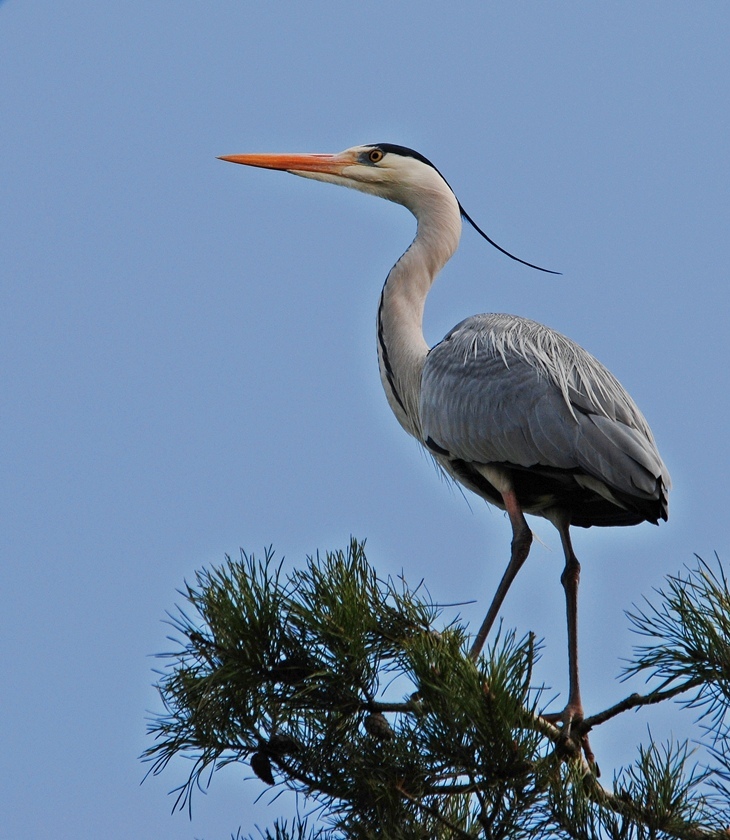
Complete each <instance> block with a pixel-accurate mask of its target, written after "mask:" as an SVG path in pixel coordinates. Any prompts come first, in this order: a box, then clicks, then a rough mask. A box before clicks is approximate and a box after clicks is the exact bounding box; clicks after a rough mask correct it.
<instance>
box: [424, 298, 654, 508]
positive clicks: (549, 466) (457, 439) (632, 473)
mask: <svg viewBox="0 0 730 840" xmlns="http://www.w3.org/2000/svg"><path fill="white" fill-rule="evenodd" d="M420 418H421V426H422V432H423V439H424V441H426V442H427V445H428V442H429V440H430V441H431V443H432V444H434V445H435V446H436V447H438V449H434V448H433V446H432V449H433V451H439V450H443V453H448V457H449V458H451V459H458V460H459V461H464V462H470V463H475V464H502V465H512V466H515V467H518V468H522V469H525V470H527V469H529V470H537V471H538V472H539V471H540V469H542V468H544V470H545V471H547V472H549V471H551V470H553V471H567V472H569V473H571V474H572V475H573V477H574V480H575V481H577V482H578V483H579V484H581V483H582V484H581V486H585V487H590V486H591V483H592V482H593V485H594V488H595V487H598V486H599V484H600V485H602V486H604V485H605V486H606V487H607V488H610V490H613V491H617V492H618V493H619V494H621V495H622V496H623V495H625V496H628V497H633V498H637V499H642V500H646V501H652V500H654V501H657V502H659V503H660V505H661V504H663V505H664V508H662V509H660V510H659V511H658V513H657V514H656V515H657V516H662V515H664V516H666V489H668V487H669V486H670V482H669V475H668V473H667V470H666V467H665V466H664V464H663V463H662V460H661V458H660V456H659V453H658V451H657V449H656V445H655V444H654V440H653V437H652V435H651V431H650V430H649V427H648V425H647V423H646V421H645V420H644V418H643V416H642V415H641V413H640V412H639V410H638V408H636V406H635V404H634V403H633V401H632V400H631V398H630V397H629V395H628V394H627V393H626V392H625V390H624V389H623V388H622V387H621V385H620V384H619V383H618V382H617V381H616V379H615V378H614V377H613V376H612V375H611V374H610V373H609V372H608V371H607V370H606V368H604V367H603V365H601V364H600V363H599V362H598V361H596V360H595V359H594V358H593V357H592V356H590V355H589V354H588V353H587V352H586V351H584V350H583V349H582V348H580V347H579V346H578V345H577V344H575V343H574V342H571V341H570V340H569V339H567V338H565V337H564V336H562V335H560V334H559V333H556V332H554V331H552V330H549V329H548V328H547V327H543V326H541V325H539V324H536V323H535V322H533V321H529V320H527V319H522V318H515V317H513V316H504V315H482V316H476V317H474V318H470V319H468V320H467V321H464V322H462V323H461V324H459V325H458V326H457V327H456V328H455V329H454V330H452V332H451V333H449V335H448V336H447V337H446V338H445V339H444V340H443V341H442V342H441V343H440V344H438V345H436V346H435V347H434V348H433V349H432V350H431V352H430V353H429V355H428V357H427V358H426V361H425V364H424V368H423V374H422V380H421V396H420ZM599 492H600V488H599ZM604 495H607V498H610V497H611V493H610V492H609V493H608V494H605V493H604ZM662 510H663V511H664V512H663V513H662ZM646 518H656V517H655V516H652V515H651V514H649V515H648V516H647V517H646Z"/></svg>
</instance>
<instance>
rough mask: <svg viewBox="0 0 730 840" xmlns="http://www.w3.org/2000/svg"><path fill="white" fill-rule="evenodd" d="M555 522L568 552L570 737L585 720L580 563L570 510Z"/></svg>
mask: <svg viewBox="0 0 730 840" xmlns="http://www.w3.org/2000/svg"><path fill="white" fill-rule="evenodd" d="M552 521H553V524H554V525H555V527H556V528H557V529H558V532H559V533H560V541H561V542H562V544H563V553H564V554H565V568H564V569H563V574H562V575H561V576H560V582H561V583H562V584H563V589H564V590H565V609H566V613H567V617H568V679H569V689H568V705H567V706H566V707H565V709H564V710H563V713H562V715H561V716H560V717H561V718H562V721H563V731H564V733H565V735H566V736H567V737H570V736H571V728H572V726H573V724H576V723H580V722H581V721H582V720H583V703H582V701H581V697H580V679H579V676H578V583H579V581H580V563H579V562H578V558H577V557H576V556H575V552H574V551H573V544H572V542H571V540H570V520H569V516H568V515H567V514H566V513H560V514H559V515H556V516H554V517H552ZM580 745H581V747H582V748H583V752H584V753H585V757H586V759H587V761H588V762H590V763H591V764H595V757H594V755H593V751H592V750H591V745H590V743H589V741H588V733H584V734H583V735H582V736H581V738H580Z"/></svg>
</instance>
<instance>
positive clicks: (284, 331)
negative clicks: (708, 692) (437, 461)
mask: <svg viewBox="0 0 730 840" xmlns="http://www.w3.org/2000/svg"><path fill="white" fill-rule="evenodd" d="M259 6H260V8H254V4H253V3H241V2H218V3H215V4H200V3H190V2H179V0H176V2H172V0H167V1H166V2H156V3H148V2H144V3H143V2H134V0H131V2H128V3H124V4H112V3H104V4H102V3H96V2H90V0H76V1H75V2H73V3H63V4H61V3H57V2H53V3H52V2H48V0H39V1H38V2H35V3H20V2H13V1H12V0H9V2H5V3H2V5H0V80H1V81H0V114H2V130H1V131H0V167H1V168H2V173H1V176H0V177H1V179H2V195H3V201H2V202H0V245H1V248H2V255H3V256H2V265H1V266H0V348H1V349H2V383H3V384H2V401H1V403H0V412H1V416H2V429H3V431H2V440H1V441H0V457H1V459H2V460H1V462H0V469H1V470H2V476H3V479H2V483H1V491H0V492H1V493H2V499H1V502H2V509H3V527H2V531H1V533H0V547H1V550H2V556H3V568H4V574H3V585H2V588H1V589H0V598H1V599H2V609H1V610H0V622H1V623H2V638H3V645H2V652H1V653H0V663H1V664H0V667H1V668H2V673H3V680H2V684H1V685H0V707H2V709H3V724H2V729H3V732H2V741H3V750H2V752H1V754H0V772H1V773H2V778H3V784H2V794H0V796H2V798H3V799H4V800H5V804H3V807H2V812H3V815H4V816H3V823H4V830H5V832H6V833H7V836H9V837H13V838H14V840H26V838H28V840H30V838H37V837H41V836H53V837H54V838H59V839H60V838H79V837H97V836H104V837H110V838H116V837H119V838H123V837H124V838H126V837H135V838H147V837H149V838H156V840H165V838H183V837H188V838H193V837H200V838H203V837H204V838H214V837H217V838H225V837H228V836H229V833H230V832H231V831H235V829H236V828H237V827H238V826H239V825H241V826H242V828H243V829H244V832H248V831H253V826H254V823H259V824H261V825H264V824H266V823H267V822H273V818H274V817H275V816H276V815H277V814H278V813H279V811H280V810H282V809H283V808H285V807H286V805H285V804H282V800H279V802H277V803H276V804H275V805H274V806H272V807H271V808H270V809H267V808H266V807H265V803H266V801H267V797H268V796H269V794H268V792H265V793H264V798H263V799H262V800H261V802H259V803H258V804H256V803H255V802H254V800H255V799H256V797H257V796H258V795H259V794H260V793H261V792H262V787H263V786H262V785H261V784H260V783H259V782H258V781H257V780H253V781H248V782H245V783H244V781H243V779H244V777H245V776H246V775H250V774H249V773H247V771H246V770H245V768H229V769H228V770H226V771H224V772H222V773H220V774H218V776H217V777H216V778H214V780H213V784H212V786H211V789H210V792H209V794H208V796H199V797H197V799H196V800H195V801H194V802H193V816H192V821H189V820H188V817H187V815H186V814H175V815H172V816H171V815H170V808H171V806H172V799H171V798H169V797H168V796H167V795H166V792H167V791H168V790H169V789H170V788H172V787H174V786H175V785H176V784H178V783H180V782H181V781H183V779H184V778H185V776H186V772H187V768H186V767H185V766H184V765H183V764H177V765H173V766H171V767H170V769H169V770H168V772H167V773H166V774H165V775H163V776H162V777H161V778H158V779H152V780H148V781H147V782H146V783H145V784H143V785H141V786H140V784H139V783H140V780H141V778H142V775H143V772H144V768H143V767H142V765H141V764H140V762H139V761H138V758H137V756H138V755H139V754H140V753H141V752H142V750H143V749H144V748H145V747H146V746H147V745H148V743H149V742H148V739H147V737H146V735H145V725H146V717H147V715H148V714H149V712H150V711H155V710H159V708H160V706H159V701H158V699H157V697H156V694H155V692H154V690H153V688H152V682H153V680H154V675H153V672H152V668H153V667H154V666H155V661H154V660H153V659H152V658H151V657H150V655H151V654H154V653H156V652H159V651H161V650H164V649H167V648H168V647H169V642H167V641H166V638H165V637H166V634H167V632H168V628H167V627H166V626H165V625H164V624H163V623H162V619H163V618H164V614H165V611H166V610H168V609H171V608H172V607H173V605H174V604H175V603H179V602H180V597H179V595H178V594H177V592H176V590H177V589H178V588H179V587H180V586H181V585H182V582H183V580H184V579H185V578H188V579H189V578H190V577H191V576H192V574H193V572H194V570H195V569H197V568H200V567H201V566H203V565H210V564H214V563H218V562H220V561H221V560H222V559H223V557H224V554H226V553H229V554H233V555H235V554H237V552H238V549H239V546H241V547H243V548H245V549H246V550H248V551H254V552H260V553H262V552H263V548H264V547H265V546H268V545H270V544H273V546H274V548H275V549H276V551H277V554H278V556H282V555H284V556H285V557H286V558H287V561H288V562H290V563H292V564H293V563H296V562H299V561H301V559H303V558H304V556H305V555H306V554H308V553H312V552H314V551H315V550H316V549H318V548H319V549H327V548H338V547H343V546H345V545H346V543H347V540H348V538H349V535H350V534H353V535H355V536H357V537H359V538H367V540H368V549H369V557H370V559H371V561H372V562H373V563H374V564H375V565H376V567H377V568H378V570H379V571H380V572H381V573H382V574H383V575H387V574H397V573H399V572H401V570H402V571H403V573H404V574H405V576H406V578H407V579H408V580H409V581H411V582H413V583H415V582H417V581H418V580H420V579H421V578H422V577H423V578H425V580H426V582H427V584H428V587H429V589H430V591H431V593H432V595H433V596H434V598H435V599H437V600H438V601H441V602H463V601H467V600H470V599H473V598H475V599H477V603H475V604H474V605H470V606H466V607H464V608H463V609H462V614H463V615H464V617H465V618H466V619H468V620H470V621H471V622H472V623H473V624H475V623H477V622H479V621H480V620H481V618H482V614H483V612H484V610H485V609H486V606H487V604H488V600H489V596H490V594H491V592H492V591H493V589H494V587H495V585H496V582H497V580H498V579H499V577H500V576H501V573H502V571H503V568H504V565H505V562H506V559H507V553H508V550H509V538H510V533H509V527H508V523H507V522H506V520H505V519H504V516H503V514H502V513H501V512H499V511H496V510H493V509H488V508H486V506H485V505H484V504H483V503H482V502H481V501H480V500H478V499H470V500H469V504H467V502H466V501H465V500H464V498H463V497H462V495H461V494H460V493H459V492H458V491H455V490H453V489H452V488H450V487H449V486H448V485H447V484H445V483H444V482H442V481H440V480H439V479H438V477H437V474H436V472H435V470H434V469H433V467H432V465H431V463H430V462H429V460H428V458H427V457H425V456H424V455H423V454H421V453H419V450H418V448H417V445H416V444H415V443H414V442H413V441H412V440H410V439H408V438H407V436H406V435H405V434H404V433H403V432H402V430H401V429H400V427H399V426H398V424H397V423H396V421H395V419H394V418H393V417H392V416H391V415H390V410H389V408H388V406H387V404H386V401H385V397H384V395H383V394H382V392H381V388H380V383H379V378H378V373H377V362H376V357H375V328H374V321H375V308H376V303H377V296H378V293H379V291H380V287H381V285H382V282H383V280H384V278H385V276H386V274H387V271H388V269H389V268H390V266H391V265H392V263H393V262H394V261H395V259H396V258H397V257H398V256H399V254H400V253H401V252H402V250H403V249H404V248H405V247H406V245H407V244H408V243H409V242H410V239H411V237H412V235H413V230H414V224H413V220H412V218H411V217H410V216H409V214H408V213H407V212H406V211H405V210H404V209H403V208H401V207H397V206H395V205H389V204H387V203H385V202H383V201H378V200H376V199H373V198H371V197H368V196H363V195H360V194H357V193H355V192H351V191H346V190H337V189H335V188H333V187H331V186H329V185H323V184H314V183H312V182H307V181H304V180H301V179H297V178H293V177H291V176H287V175H285V174H281V173H271V172H263V171H261V172H259V171H253V170H250V171H249V170H246V169H244V168H243V167H233V166H230V165H229V164H224V163H221V162H220V161H218V160H216V156H217V155H221V154H233V153H239V152H245V151H321V152H324V151H339V150H341V149H343V148H346V147H348V146H351V145H355V144H358V143H366V142H381V141H388V142H394V143H400V144H404V145H408V146H411V147H413V148H416V149H418V150H419V151H421V152H422V153H423V154H425V155H427V156H428V157H429V158H430V159H431V160H433V161H434V163H435V164H436V165H437V166H438V167H439V169H440V170H441V171H442V172H443V173H444V175H445V176H446V177H447V178H448V180H449V182H450V184H451V185H452V186H453V188H454V190H455V191H456V193H457V195H458V197H459V198H460V200H461V202H462V204H463V206H464V207H465V208H466V209H467V211H468V212H469V213H470V214H471V215H472V217H473V218H474V219H475V221H477V223H478V224H480V225H481V226H483V227H484V228H485V229H486V230H487V231H488V232H489V234H490V235H491V236H492V237H493V238H494V239H495V240H496V241H497V242H499V243H500V244H501V245H502V246H504V247H505V248H507V249H509V250H510V251H512V252H513V253H516V254H518V255H519V256H521V257H522V258H524V259H527V260H530V261H534V262H537V263H539V264H541V265H545V266H547V267H550V268H554V269H557V270H560V271H562V272H563V276H562V277H559V278H554V277H548V276H546V275H543V274H540V273H537V272H533V271H530V270H529V269H526V268H524V267H521V266H519V265H517V264H516V263H513V262H512V261H510V260H508V259H506V258H504V257H502V256H501V255H500V254H499V253H498V252H497V251H495V250H494V249H492V248H490V247H489V246H488V245H487V244H486V243H484V242H483V241H482V240H481V239H480V238H479V237H478V236H477V235H476V234H474V233H473V232H469V231H465V235H464V238H463V242H462V247H461V249H460V251H459V252H458V254H457V255H456V257H455V258H454V259H453V261H452V262H451V263H450V264H449V265H448V266H447V268H446V270H445V271H444V273H443V275H442V276H441V277H440V278H439V280H438V282H437V284H436V286H435V287H434V289H433V292H432V294H431V296H430V298H429V301H428V305H427V313H426V324H425V330H426V335H427V338H428V339H429V341H430V342H432V343H435V342H436V341H438V340H439V339H440V338H441V336H442V335H443V334H444V333H445V332H446V331H447V330H448V329H449V328H450V327H451V326H453V325H454V324H455V323H457V322H458V321H459V320H461V319H462V318H464V317H466V316H468V315H470V314H474V313H477V312H487V311H495V312H500V311H503V312H512V313H516V314H521V315H525V316H528V317H531V318H534V319H536V320H539V321H542V322H543V323H546V324H548V325H550V326H552V327H554V328H556V329H558V330H560V331H561V332H564V333H566V334H568V335H570V336H571V337H572V338H573V339H575V340H577V341H578V342H579V343H581V344H582V345H583V346H584V347H586V348H587V349H588V350H590V351H591V352H592V353H594V355H596V356H598V358H599V359H601V360H602V361H603V362H604V363H605V364H606V365H608V367H609V368H610V369H611V370H612V371H613V372H614V373H615V374H616V375H617V376H618V377H619V379H620V380H621V381H622V382H623V384H624V385H625V386H626V387H627V389H628V390H629V391H630V393H631V394H632V395H633V396H634V398H635V400H636V401H637V402H638V404H639V406H640V407H641V408H642V410H643V411H644V413H645V414H646V416H647V418H648V420H649V422H650V423H651V425H652V427H653V429H654V432H655V435H656V437H657V441H658V443H659V447H660V451H661V452H662V455H663V457H664V459H665V461H666V462H667V464H668V466H669V468H670V471H671V473H672V477H673V479H674V491H673V493H672V496H671V507H670V511H671V513H670V521H669V523H668V524H666V525H662V527H660V528H654V527H652V526H649V525H644V526H641V527H637V528H630V529H613V530H604V531H598V530H597V529H591V530H589V531H582V530H578V531H576V534H575V543H576V550H577V553H578V556H579V557H580V559H581V561H582V565H583V578H582V591H581V626H582V642H581V645H582V649H581V663H582V677H583V692H584V702H585V705H586V707H587V709H588V710H589V711H595V710H597V709H598V708H599V707H603V706H605V705H608V704H610V703H611V702H613V701H614V700H616V699H619V698H620V697H622V696H624V694H625V693H627V692H628V691H630V690H634V689H638V688H640V684H638V683H637V684H636V685H633V686H626V685H621V684H619V683H617V682H616V675H617V674H618V673H619V672H620V668H621V663H622V659H623V658H625V657H626V656H627V655H628V654H629V652H630V650H631V645H632V643H633V641H634V639H633V638H632V636H631V634H630V633H629V632H628V630H627V621H626V619H625V617H624V615H623V611H624V610H625V609H627V608H629V607H630V606H631V604H632V603H635V602H638V601H639V600H640V599H641V598H642V596H643V595H650V594H651V591H652V587H655V586H660V585H661V583H662V580H663V578H664V576H665V575H666V574H669V573H673V572H676V571H678V570H679V569H680V568H681V567H682V566H683V564H685V563H692V561H693V553H694V552H697V553H698V554H701V555H703V556H704V557H707V558H710V557H711V556H712V553H713V552H714V551H718V552H719V553H720V555H721V556H724V557H725V558H727V556H728V550H727V545H728V536H727V527H726V523H725V521H724V517H725V515H726V514H725V497H726V472H727V465H728V463H729V462H730V457H729V454H730V453H729V451H728V449H729V444H728V434H727V426H726V422H727V421H726V418H727V417H728V414H729V413H730V405H729V400H728V385H729V377H728V372H727V367H728V358H729V357H730V340H729V338H728V273H729V268H728V266H730V253H729V252H730V237H729V236H728V229H729V227H730V225H729V221H730V220H729V219H728V215H729V214H728V207H729V205H728V175H729V174H730V173H729V171H728V170H729V168H730V165H729V163H728V161H729V160H730V156H729V155H728V139H727V138H728V133H729V132H730V91H729V90H728V88H729V87H730V53H729V52H728V49H727V44H728V39H729V37H730V7H728V6H727V5H725V4H721V3H703V4H700V3H688V2H684V3H680V2H666V3H661V4H656V3H644V4H616V3H591V4H586V3H581V2H555V3H550V4H545V3H538V2H529V1H528V2H523V3H520V4H513V3H506V2H497V3H462V4H442V3H438V4H437V3H415V2H402V3H395V4H394V3H386V2H381V0H371V2H369V3H366V4H342V3H334V2H311V3H307V4H298V5H296V6H295V4H285V3H281V2H271V3H268V4H259ZM531 524H532V525H533V527H534V528H535V532H536V534H537V536H538V537H539V540H540V541H541V542H536V543H535V544H534V546H533V551H532V554H531V557H530V559H529V561H528V564H527V566H526V567H525V569H524V570H523V571H522V573H521V575H520V576H519V578H518V580H517V582H516V584H515V586H514V587H513V590H512V592H511V593H510V595H509V597H508V599H507V603H506V605H505V608H504V611H503V614H504V618H505V621H506V623H507V624H508V625H509V626H516V627H517V628H519V630H520V631H522V632H526V631H527V630H534V631H535V632H536V633H537V634H538V636H542V637H544V638H545V639H546V651H545V655H544V658H543V660H542V663H541V668H540V673H539V674H538V675H537V676H538V677H539V678H540V679H541V680H544V681H545V682H547V683H549V684H550V685H552V686H553V687H554V689H555V691H556V692H562V696H563V697H564V696H565V691H566V689H567V685H566V683H567V666H566V662H565V648H564V645H565V627H564V618H563V613H564V607H563V600H562V598H563V596H562V590H561V588H560V583H559V575H560V570H561V552H560V546H559V541H558V538H557V534H556V532H555V531H554V530H553V529H552V527H551V526H550V525H548V524H547V523H546V522H543V521H541V520H534V521H532V523H531ZM449 617H451V616H447V618H449ZM686 719H687V718H686V716H685V715H682V714H681V713H680V712H679V711H678V710H676V709H675V710H672V709H669V710H667V712H663V713H657V712H656V711H654V712H652V713H651V714H644V713H642V714H636V715H632V716H631V717H629V718H628V719H626V720H625V721H622V722H620V723H619V722H617V723H615V724H614V725H613V727H612V728H610V729H609V728H604V729H605V731H604V730H601V731H600V732H599V733H596V735H595V736H594V738H593V742H592V743H593V747H594V749H595V751H596V754H597V756H598V758H599V761H600V763H601V765H602V767H603V768H604V772H605V774H606V775H607V777H608V778H610V776H611V773H612V770H613V768H614V767H615V766H616V765H617V764H619V763H621V762H626V761H630V760H631V758H632V756H633V745H634V744H635V742H636V740H637V738H640V737H643V736H644V735H645V734H646V727H647V723H649V722H651V724H652V731H653V732H654V733H655V734H656V735H657V736H658V737H665V736H667V735H668V734H669V733H674V734H675V735H684V734H687V733H688V732H691V730H688V729H687V727H686ZM280 806H281V808H280Z"/></svg>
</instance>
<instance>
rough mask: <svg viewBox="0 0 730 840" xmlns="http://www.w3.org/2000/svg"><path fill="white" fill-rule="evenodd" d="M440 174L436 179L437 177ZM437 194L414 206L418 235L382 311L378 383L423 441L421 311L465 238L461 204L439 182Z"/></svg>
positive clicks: (391, 278)
mask: <svg viewBox="0 0 730 840" xmlns="http://www.w3.org/2000/svg"><path fill="white" fill-rule="evenodd" d="M434 174H436V173H434ZM437 178H438V180H437V181H436V180H434V189H433V190H431V191H429V192H428V193H427V194H426V195H424V194H421V195H420V196H419V201H418V204H417V205H416V206H413V205H412V203H411V202H410V201H409V202H408V203H406V202H405V201H402V202H401V203H403V204H405V206H406V207H408V209H409V210H410V211H411V212H412V213H413V214H414V215H415V216H416V218H417V220H418V230H417V232H416V238H415V239H414V240H413V242H412V244H411V246H410V248H409V249H408V250H407V251H406V252H405V254H403V256H402V257H401V258H400V259H399V260H398V262H397V263H396V264H395V265H394V266H393V268H392V269H391V270H390V274H388V279H387V280H386V281H385V285H384V286H383V293H382V295H381V298H380V307H379V309H378V361H379V364H380V378H381V380H382V383H383V388H384V389H385V394H386V396H387V398H388V402H389V404H390V407H391V408H392V409H393V412H394V414H395V416H396V417H397V418H398V421H399V422H400V424H401V425H402V426H403V428H404V429H405V430H406V431H407V432H408V433H409V434H411V435H413V436H414V437H416V438H418V439H419V440H420V439H421V424H420V416H419V408H418V405H419V398H420V393H421V372H422V370H423V363H424V360H425V358H426V355H427V353H428V349H429V348H428V344H427V343H426V340H425V339H424V337H423V309H424V304H425V302H426V296H427V295H428V292H429V289H430V288H431V285H432V283H433V281H434V279H435V278H436V275H437V274H438V273H439V271H440V270H441V269H442V268H443V266H444V265H445V264H446V263H447V262H448V260H449V259H450V258H451V256H452V254H453V253H454V251H456V249H457V247H458V245H459V239H460V237H461V214H460V211H459V204H458V202H457V200H456V198H455V196H454V194H453V193H452V192H451V190H450V189H449V187H448V186H447V185H446V183H445V182H444V181H443V180H442V179H441V178H440V176H437Z"/></svg>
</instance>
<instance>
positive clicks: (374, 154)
mask: <svg viewBox="0 0 730 840" xmlns="http://www.w3.org/2000/svg"><path fill="white" fill-rule="evenodd" d="M382 159H383V153H382V152H381V151H380V149H371V151H370V154H369V155H368V160H369V161H370V163H380V161H381V160H382Z"/></svg>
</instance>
